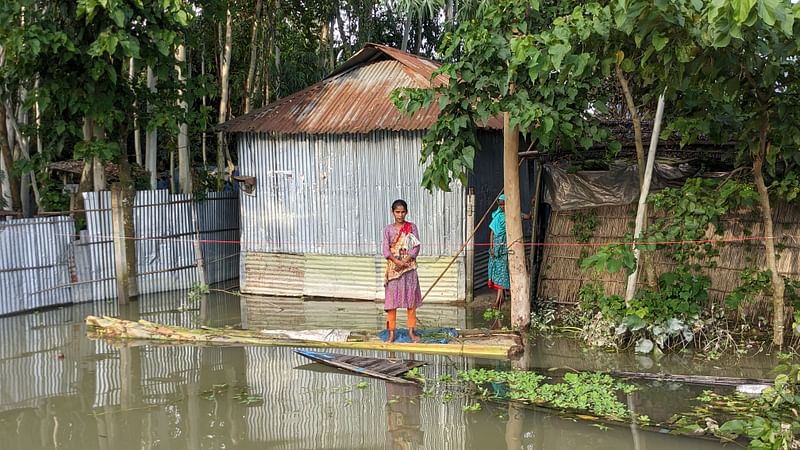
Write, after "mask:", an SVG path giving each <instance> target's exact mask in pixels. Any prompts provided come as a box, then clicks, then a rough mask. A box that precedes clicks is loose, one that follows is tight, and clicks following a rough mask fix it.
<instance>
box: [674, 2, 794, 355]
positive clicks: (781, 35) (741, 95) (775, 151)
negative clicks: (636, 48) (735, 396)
mask: <svg viewBox="0 0 800 450" xmlns="http://www.w3.org/2000/svg"><path fill="white" fill-rule="evenodd" d="M699 6H700V5H697V7H698V8H697V9H698V10H701V14H700V15H699V20H697V22H696V23H694V24H693V30H688V29H687V34H690V35H691V36H692V38H693V39H694V41H695V45H694V47H693V48H692V49H691V52H692V54H693V58H692V63H691V64H690V65H687V70H685V71H683V73H682V74H680V75H681V76H680V77H676V78H674V79H673V81H672V82H673V83H674V84H675V85H676V95H675V102H676V106H678V107H680V108H681V111H680V114H681V115H682V118H681V120H678V121H676V123H675V126H674V128H675V129H678V130H680V131H682V133H683V134H684V136H686V137H687V139H693V138H695V137H696V136H698V135H701V134H703V135H707V136H711V137H713V138H715V139H717V140H720V141H726V142H735V144H736V149H737V151H738V155H739V163H740V164H749V165H750V168H751V170H752V175H753V181H754V183H755V187H756V190H757V192H758V194H759V206H760V212H761V218H762V225H763V236H764V240H763V243H764V249H765V253H766V264H765V266H766V267H765V269H766V270H768V271H769V273H770V279H771V294H772V308H773V321H772V325H773V343H774V344H775V345H778V346H780V345H782V344H783V341H784V328H785V318H784V316H785V312H784V309H785V307H784V291H785V286H784V280H783V277H782V276H781V275H780V273H779V272H778V266H777V254H776V245H775V241H776V240H778V239H779V238H780V236H779V235H778V234H776V230H775V227H774V225H773V221H772V215H773V209H772V199H774V198H776V196H779V195H780V194H786V193H792V192H794V193H796V192H797V182H796V181H795V180H797V178H798V170H799V169H798V163H800V126H799V125H798V124H800V100H798V95H797V94H798V87H797V86H798V82H800V68H798V57H800V39H799V38H800V20H796V19H798V18H800V4H797V3H792V2H791V1H790V0H758V1H754V0H717V1H714V2H711V3H708V4H706V5H703V7H702V9H701V8H700V7H699ZM687 28H688V27H687ZM697 93H702V97H701V98H698V97H697V96H696V94H697ZM779 166H780V167H781V169H782V170H780V171H779V170H778V167H779ZM768 179H769V180H771V183H770V184H769V185H768V184H767V180H768ZM771 197H772V199H771ZM789 197H793V196H792V195H790V196H789Z"/></svg>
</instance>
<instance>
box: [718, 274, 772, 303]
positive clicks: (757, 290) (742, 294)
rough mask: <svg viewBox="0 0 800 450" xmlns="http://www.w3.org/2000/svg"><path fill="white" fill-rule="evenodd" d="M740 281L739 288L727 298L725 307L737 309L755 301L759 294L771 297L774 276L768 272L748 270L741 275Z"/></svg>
mask: <svg viewBox="0 0 800 450" xmlns="http://www.w3.org/2000/svg"><path fill="white" fill-rule="evenodd" d="M739 281H740V284H739V286H737V287H736V288H735V289H734V290H733V291H731V293H730V294H728V296H727V297H725V305H727V306H728V307H729V308H734V309H736V308H738V307H739V306H740V305H742V304H744V303H747V302H751V301H753V299H754V298H755V297H756V296H757V295H758V294H761V293H764V294H767V295H769V294H770V292H771V291H772V274H771V273H770V271H768V270H758V269H755V268H746V269H744V270H743V271H742V272H741V273H740V274H739Z"/></svg>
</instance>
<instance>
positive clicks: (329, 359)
mask: <svg viewBox="0 0 800 450" xmlns="http://www.w3.org/2000/svg"><path fill="white" fill-rule="evenodd" d="M295 353H297V354H299V355H302V356H305V357H306V358H308V359H310V360H312V361H316V362H319V363H321V364H326V365H329V366H331V367H337V368H340V369H343V370H347V371H350V372H354V373H357V374H361V375H367V376H370V377H373V378H378V379H380V380H385V381H391V382H392V383H404V384H409V383H414V381H411V380H407V379H405V378H400V377H397V376H394V375H390V374H385V373H381V372H379V371H377V370H376V369H375V366H378V365H379V364H374V363H373V364H372V366H373V368H367V367H361V366H358V365H355V364H352V363H349V362H344V361H342V360H340V359H339V357H341V356H346V355H337V354H335V353H325V352H315V351H311V350H295ZM361 359H366V358H361ZM350 361H352V362H355V361H353V360H352V359H350ZM416 362H419V361H416ZM393 369H396V367H393ZM408 370H409V369H406V370H404V371H403V372H401V373H405V372H407V371H408Z"/></svg>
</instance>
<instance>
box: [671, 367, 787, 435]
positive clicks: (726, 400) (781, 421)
mask: <svg viewBox="0 0 800 450" xmlns="http://www.w3.org/2000/svg"><path fill="white" fill-rule="evenodd" d="M779 360H780V363H779V364H778V366H777V367H776V368H775V372H776V373H777V375H776V377H775V381H774V384H773V386H771V387H768V388H766V389H765V390H764V392H763V393H762V394H761V395H759V396H757V397H755V398H754V397H749V396H746V395H744V394H740V393H735V394H731V395H721V394H717V393H713V392H710V391H706V392H704V393H703V394H702V395H701V396H699V397H698V398H697V399H698V400H699V401H700V402H701V405H699V406H697V407H695V408H694V409H693V410H692V411H691V412H689V413H685V414H680V415H678V416H677V417H676V418H674V421H675V422H676V424H677V425H678V426H679V427H680V428H679V430H680V431H683V432H691V433H697V432H706V433H711V434H714V435H716V436H719V437H721V438H724V439H726V440H729V439H736V438H738V437H739V436H743V437H746V438H747V439H748V440H749V445H748V448H749V449H789V448H796V446H797V445H800V440H798V439H797V435H798V433H800V420H799V419H798V415H797V411H798V409H800V365H798V364H797V363H796V362H794V361H793V359H792V356H791V355H787V354H781V355H780V356H779ZM718 423H722V425H720V426H717V424H718Z"/></svg>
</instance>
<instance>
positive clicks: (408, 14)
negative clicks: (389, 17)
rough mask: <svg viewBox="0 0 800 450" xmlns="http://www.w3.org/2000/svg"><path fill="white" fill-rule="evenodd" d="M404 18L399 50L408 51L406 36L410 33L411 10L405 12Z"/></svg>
mask: <svg viewBox="0 0 800 450" xmlns="http://www.w3.org/2000/svg"><path fill="white" fill-rule="evenodd" d="M405 16H406V18H405V20H404V21H403V41H402V43H401V44H400V50H402V51H404V52H407V51H408V37H409V35H410V34H411V33H410V30H411V11H406V12H405Z"/></svg>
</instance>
